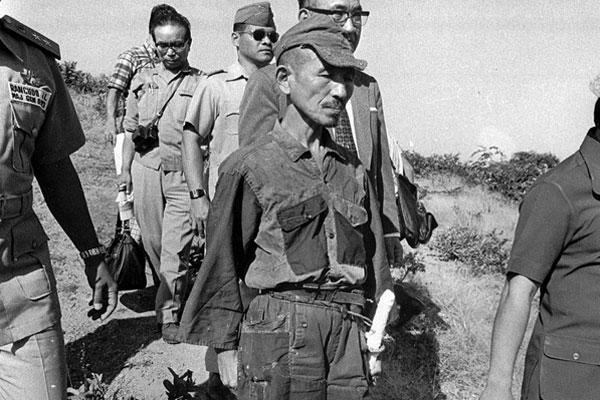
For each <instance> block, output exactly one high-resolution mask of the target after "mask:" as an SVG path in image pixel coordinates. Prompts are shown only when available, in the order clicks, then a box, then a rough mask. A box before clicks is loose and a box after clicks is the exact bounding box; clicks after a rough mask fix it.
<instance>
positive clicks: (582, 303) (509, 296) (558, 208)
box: [480, 100, 600, 400]
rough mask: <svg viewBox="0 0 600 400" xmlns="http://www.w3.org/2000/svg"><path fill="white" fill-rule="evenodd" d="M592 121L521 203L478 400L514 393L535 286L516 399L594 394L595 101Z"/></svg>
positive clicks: (598, 152) (597, 265)
mask: <svg viewBox="0 0 600 400" xmlns="http://www.w3.org/2000/svg"><path fill="white" fill-rule="evenodd" d="M594 120H595V124H596V127H594V128H592V129H590V130H589V132H588V134H587V136H586V137H585V139H584V140H583V143H582V145H581V147H580V149H579V151H577V152H576V153H575V154H573V155H572V156H570V157H569V158H567V159H566V160H564V161H563V162H561V163H560V164H559V165H557V166H556V167H555V168H554V169H553V170H552V171H550V172H549V173H547V174H546V175H544V176H543V177H541V178H538V180H537V182H536V183H535V185H534V186H533V187H532V188H531V189H530V191H529V193H528V194H527V196H526V197H525V199H524V200H523V203H522V204H521V208H520V216H519V222H518V224H517V228H516V232H515V239H514V244H513V248H512V252H511V256H510V260H509V263H508V272H507V280H506V284H505V287H504V290H503V291H502V295H501V298H500V304H499V306H498V311H497V314H496V320H495V322H494V330H493V334H492V346H491V347H492V350H491V360H490V370H489V374H488V379H487V386H486V388H485V391H484V392H483V394H482V395H481V398H480V399H481V400H509V399H512V398H513V397H512V394H511V384H512V375H513V369H514V364H515V360H516V357H517V352H518V350H519V346H520V344H521V341H522V340H523V336H524V334H525V330H526V328H527V321H528V319H529V312H530V311H529V310H530V306H531V301H532V299H533V297H534V295H535V293H536V291H537V290H538V288H539V289H540V293H541V294H540V309H539V315H538V318H537V321H536V323H535V327H534V329H533V333H532V335H531V339H530V341H529V347H528V349H527V355H526V359H525V372H524V377H523V386H522V389H521V398H522V399H524V400H540V399H544V400H569V399H572V400H597V399H600V200H599V199H600V184H599V182H600V129H599V128H598V127H600V100H599V101H598V102H597V103H596V110H595V112H594Z"/></svg>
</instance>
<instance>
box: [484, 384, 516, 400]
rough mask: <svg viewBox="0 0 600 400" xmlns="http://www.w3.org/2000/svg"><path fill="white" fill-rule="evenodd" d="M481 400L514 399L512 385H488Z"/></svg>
mask: <svg viewBox="0 0 600 400" xmlns="http://www.w3.org/2000/svg"><path fill="white" fill-rule="evenodd" d="M479 400H514V398H513V396H512V394H511V393H510V385H509V386H508V387H500V386H498V385H490V384H489V383H488V385H487V386H486V387H485V390H484V391H483V393H481V396H480V397H479Z"/></svg>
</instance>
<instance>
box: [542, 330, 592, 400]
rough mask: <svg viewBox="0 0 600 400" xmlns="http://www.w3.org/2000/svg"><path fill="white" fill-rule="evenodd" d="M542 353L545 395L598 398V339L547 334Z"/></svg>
mask: <svg viewBox="0 0 600 400" xmlns="http://www.w3.org/2000/svg"><path fill="white" fill-rule="evenodd" d="M543 353H544V354H543V356H542V360H541V366H540V392H541V393H540V394H541V395H542V397H543V398H544V399H549V400H559V399H560V400H563V399H600V384H599V383H598V382H600V341H596V340H588V339H582V338H574V337H566V336H556V335H547V336H546V337H545V338H544V350H543Z"/></svg>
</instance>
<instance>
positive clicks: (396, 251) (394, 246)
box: [383, 236, 404, 268]
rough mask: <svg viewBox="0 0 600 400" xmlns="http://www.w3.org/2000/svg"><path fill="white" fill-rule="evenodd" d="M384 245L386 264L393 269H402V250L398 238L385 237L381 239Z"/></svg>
mask: <svg viewBox="0 0 600 400" xmlns="http://www.w3.org/2000/svg"><path fill="white" fill-rule="evenodd" d="M383 240H384V243H385V252H386V254H387V259H388V263H389V264H390V265H391V266H392V267H395V268H399V267H402V259H403V256H404V250H403V249H402V244H401V243H400V237H396V236H387V237H384V238H383Z"/></svg>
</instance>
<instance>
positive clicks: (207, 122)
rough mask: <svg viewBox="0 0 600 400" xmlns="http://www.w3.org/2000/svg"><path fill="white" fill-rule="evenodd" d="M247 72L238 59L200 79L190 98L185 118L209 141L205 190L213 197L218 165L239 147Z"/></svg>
mask: <svg viewBox="0 0 600 400" xmlns="http://www.w3.org/2000/svg"><path fill="white" fill-rule="evenodd" d="M247 81H248V75H247V74H246V72H245V71H244V68H243V67H242V66H241V65H240V64H239V63H238V62H236V63H234V64H232V65H230V66H229V67H228V68H227V69H225V70H223V71H221V72H220V73H217V74H215V75H211V76H210V77H209V78H208V79H207V80H205V81H203V82H201V83H200V84H199V85H198V88H197V89H196V92H195V93H194V97H193V98H192V101H191V102H190V106H189V108H188V112H187V115H186V117H185V122H186V123H188V124H190V125H192V126H193V127H194V129H195V130H196V132H198V134H199V135H200V136H201V137H202V138H204V139H206V141H207V142H208V141H210V144H209V156H208V159H209V167H208V170H209V178H208V194H209V197H210V198H212V197H213V195H214V193H215V186H216V185H217V178H218V171H219V165H221V163H222V162H223V160H225V158H227V156H228V155H230V154H231V153H232V152H233V151H235V150H237V148H238V143H239V140H238V117H239V114H240V111H239V108H240V101H241V100H242V96H243V95H244V88H245V87H246V82H247Z"/></svg>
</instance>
